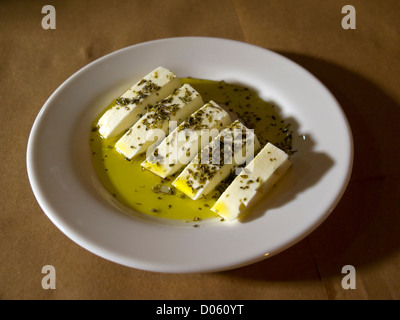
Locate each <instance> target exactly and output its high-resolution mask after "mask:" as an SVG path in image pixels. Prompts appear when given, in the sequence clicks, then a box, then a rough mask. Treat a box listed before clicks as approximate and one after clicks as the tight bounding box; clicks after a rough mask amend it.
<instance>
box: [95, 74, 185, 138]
mask: <svg viewBox="0 0 400 320" xmlns="http://www.w3.org/2000/svg"><path fill="white" fill-rule="evenodd" d="M179 86H180V81H179V79H178V78H177V77H176V75H175V74H174V73H172V72H171V71H169V70H167V69H165V68H163V67H158V68H156V69H155V70H153V71H152V72H150V73H149V74H148V75H146V76H145V77H144V78H143V79H141V80H140V81H139V82H137V83H136V84H134V85H133V86H132V87H131V88H130V89H129V90H127V91H126V92H125V93H124V94H123V95H122V96H120V97H119V98H117V99H116V100H115V105H114V106H113V107H111V109H109V110H107V111H106V112H105V113H104V114H103V115H102V116H101V118H100V119H99V121H98V127H99V132H100V134H101V136H102V137H103V138H110V137H114V136H117V135H119V134H120V133H122V132H124V131H125V130H127V129H128V128H129V127H131V126H132V125H133V124H134V123H135V122H136V121H138V120H139V118H140V117H141V116H142V115H143V114H144V113H145V107H146V106H147V105H152V104H154V103H155V102H157V101H160V100H161V99H164V98H165V97H166V96H168V95H170V94H171V93H172V92H174V90H175V89H177V88H178V87H179Z"/></svg>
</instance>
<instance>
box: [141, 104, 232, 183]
mask: <svg viewBox="0 0 400 320" xmlns="http://www.w3.org/2000/svg"><path fill="white" fill-rule="evenodd" d="M230 123H231V119H230V117H229V115H228V113H227V112H226V111H225V110H223V109H222V108H221V107H220V106H219V105H218V104H216V103H215V102H214V101H212V100H211V101H209V102H207V103H206V104H205V105H204V106H202V107H201V108H200V109H199V110H197V111H196V112H195V113H193V114H192V115H191V116H190V117H188V118H187V119H186V120H185V121H184V122H182V123H181V124H180V125H179V126H178V127H176V128H175V130H174V131H172V132H171V133H170V134H169V135H168V136H167V137H166V138H165V139H164V140H163V141H162V142H161V144H160V145H159V146H158V147H157V148H156V149H155V150H154V152H153V153H152V154H150V155H149V156H148V157H147V158H146V160H145V161H144V162H143V163H142V167H144V168H145V169H148V170H150V171H151V172H153V173H154V174H156V175H158V176H160V177H162V178H165V177H168V176H170V175H172V174H174V173H176V172H177V171H178V170H180V169H181V168H182V167H183V166H184V165H187V164H188V163H189V162H190V161H191V160H192V159H193V158H194V157H195V156H196V155H197V154H198V152H199V151H200V150H201V149H202V148H203V147H204V146H205V145H206V144H208V143H209V142H210V140H209V139H213V138H215V137H216V136H217V135H218V133H219V132H220V131H221V130H222V129H224V128H225V127H226V126H227V125H229V124H230Z"/></svg>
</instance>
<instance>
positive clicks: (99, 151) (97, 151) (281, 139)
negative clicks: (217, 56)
mask: <svg viewBox="0 0 400 320" xmlns="http://www.w3.org/2000/svg"><path fill="white" fill-rule="evenodd" d="M181 82H182V84H184V83H189V84H190V85H191V86H193V87H194V88H195V89H196V90H197V91H198V92H199V93H200V94H201V96H202V98H203V100H204V102H207V101H209V100H214V101H215V102H217V103H219V104H223V105H225V106H226V108H227V109H229V111H231V112H234V113H236V114H237V115H238V116H239V117H240V118H241V119H242V120H243V121H244V123H245V124H246V126H247V127H249V128H251V129H254V132H255V134H256V135H257V137H258V139H259V141H260V143H261V145H265V144H266V143H267V142H268V141H270V142H271V143H273V144H275V145H276V146H277V147H279V148H281V149H282V150H284V151H286V152H287V153H288V154H291V153H292V152H293V150H292V133H291V131H290V128H289V124H288V123H285V121H284V120H283V119H282V118H281V116H280V115H279V114H278V112H277V110H276V108H275V107H274V105H273V104H271V103H268V102H265V101H263V100H262V99H260V98H259V97H258V96H257V94H256V93H255V92H254V91H252V90H250V89H249V88H246V87H243V86H240V85H235V84H229V83H226V82H224V81H211V80H201V79H193V78H183V79H181ZM111 105H113V103H111V104H110V106H109V107H111ZM107 109H108V108H105V110H104V112H105V111H106V110H107ZM104 112H103V113H104ZM103 113H102V114H103ZM102 114H100V115H99V116H98V117H97V118H96V119H95V120H94V122H93V126H92V130H91V133H90V141H89V143H90V147H91V153H92V162H93V166H94V169H95V171H96V173H97V175H98V177H99V179H100V181H101V182H102V184H103V185H104V187H105V188H106V189H107V190H108V191H109V192H110V193H111V194H112V195H113V196H114V197H115V198H116V199H117V200H118V201H119V202H121V203H122V204H124V205H125V206H127V207H129V208H132V209H134V210H135V211H139V212H141V213H143V214H148V215H151V216H155V217H158V218H165V219H179V220H185V221H196V220H204V219H208V218H212V217H216V214H215V213H214V212H212V211H211V210H210V208H211V207H212V206H213V204H214V203H215V201H216V199H217V198H218V196H219V195H220V194H221V192H222V191H223V184H222V185H221V186H220V188H219V189H218V190H215V191H214V192H212V193H210V194H208V195H207V196H206V197H204V198H201V199H198V200H192V199H190V198H189V197H186V196H185V195H184V194H183V193H181V192H180V191H178V190H176V189H175V188H173V186H172V181H173V180H174V178H175V177H176V176H177V175H178V174H179V172H178V173H176V174H175V175H174V176H172V177H169V178H167V179H162V178H160V177H158V176H157V175H155V174H153V173H151V172H150V171H147V170H144V169H143V168H142V167H141V165H140V164H141V163H142V162H143V161H144V159H145V155H144V154H143V155H142V156H139V157H137V158H135V159H132V160H130V161H129V160H126V159H125V157H124V156H123V155H122V154H120V153H118V152H117V151H116V150H115V147H114V146H115V143H116V142H117V141H118V139H119V138H120V137H121V136H122V134H123V133H122V134H121V135H120V136H117V137H114V138H109V139H104V138H102V137H101V136H100V134H99V132H98V130H96V125H97V121H98V119H99V118H100V117H101V115H102ZM160 185H165V186H169V187H170V188H171V189H170V190H172V191H173V192H172V193H173V194H169V192H168V193H165V192H162V193H160V192H155V191H157V190H158V189H159V188H158V187H159V186H160ZM162 190H168V188H166V187H163V188H162Z"/></svg>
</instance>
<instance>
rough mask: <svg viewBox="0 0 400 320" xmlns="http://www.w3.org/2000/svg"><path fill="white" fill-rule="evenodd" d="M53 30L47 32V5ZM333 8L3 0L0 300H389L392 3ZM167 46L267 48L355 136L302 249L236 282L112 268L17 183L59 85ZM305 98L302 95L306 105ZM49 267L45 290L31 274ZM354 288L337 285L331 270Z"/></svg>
mask: <svg viewBox="0 0 400 320" xmlns="http://www.w3.org/2000/svg"><path fill="white" fill-rule="evenodd" d="M46 4H51V5H53V6H54V7H55V9H56V29H55V30H44V29H43V28H42V26H41V21H42V18H43V17H44V16H45V15H44V14H42V13H41V9H42V7H43V6H44V5H46ZM346 4H350V3H348V2H347V1H341V0H328V1H323V2H322V1H317V0H298V1H292V0H280V1H276V0H237V1H230V0H218V1H215V0H212V1H210V0H201V1H200V0H199V1H194V0H192V1H186V0H185V1H183V0H166V1H155V0H153V1H149V0H146V1H139V0H138V1H117V2H114V1H77V0H70V1H50V2H49V3H48V2H47V1H1V3H0V48H1V50H0V70H1V75H2V76H1V77H0V93H1V99H2V104H1V106H0V112H1V113H0V134H1V135H0V137H1V144H0V163H1V165H2V170H1V172H0V177H1V179H0V182H1V193H0V208H1V215H0V284H1V285H0V299H399V298H400V272H399V270H400V241H399V238H400V237H399V227H400V210H399V201H398V196H399V192H400V182H399V177H400V171H399V166H398V163H399V161H400V159H399V154H400V152H399V143H398V141H399V140H398V138H399V126H398V123H399V120H400V117H399V116H400V111H399V110H400V91H399V80H400V78H399V74H400V60H399V48H400V20H399V19H398V14H399V12H400V3H399V1H397V0H392V1H391V0H383V1H374V0H363V1H351V4H352V5H353V6H354V7H355V9H356V19H357V20H356V29H355V30H344V29H343V28H342V26H341V21H342V18H343V17H344V14H342V12H341V10H342V7H343V6H344V5H346ZM176 36H213V37H221V38H229V39H235V40H240V41H245V42H248V43H251V44H255V45H258V46H261V47H264V48H268V49H271V50H274V51H276V52H278V53H280V54H282V55H284V56H286V57H288V58H289V59H292V60H294V61H295V62H297V63H299V64H300V65H302V66H303V67H304V68H306V69H307V70H309V71H310V72H311V73H313V74H314V75H316V76H317V77H318V78H319V79H320V80H321V81H322V82H323V83H324V84H325V85H326V86H327V87H328V88H329V89H330V90H331V91H332V93H333V94H334V95H335V97H336V98H337V99H338V101H339V102H340V104H341V105H342V107H343V110H344V112H345V114H346V116H347V117H348V119H349V122H350V125H351V127H352V130H353V135H354V143H355V165H354V170H353V175H352V178H351V181H350V184H349V188H348V190H347V192H346V193H345V195H344V197H343V199H342V201H341V202H340V203H339V205H338V206H337V208H336V209H335V210H334V211H333V213H332V215H331V216H330V217H329V218H328V219H327V220H326V222H324V223H323V224H322V225H321V227H320V228H318V229H317V230H316V231H315V232H313V233H312V234H311V235H310V236H308V237H307V238H306V239H304V240H303V241H301V242H300V243H298V244H297V245H295V246H293V247H292V248H290V249H288V250H287V251H285V252H283V253H281V254H278V255H277V256H274V257H272V258H270V259H267V260H265V261H263V262H260V263H257V264H254V265H251V266H248V267H244V268H241V269H237V270H232V271H227V272H219V273H211V274H192V275H171V274H158V273H152V272H146V271H139V270H134V269H130V268H127V267H123V266H120V265H118V264H115V263H113V262H109V261H107V260H104V259H102V258H99V257H97V256H95V255H94V254H92V253H90V252H88V251H86V250H85V249H83V248H81V247H80V246H78V245H77V244H75V243H74V242H72V241H71V240H70V239H68V238H67V237H66V236H64V235H63V233H62V232H61V231H59V230H58V229H57V228H56V227H55V226H54V225H53V224H52V222H51V221H50V220H49V219H48V218H47V217H46V215H45V214H44V213H43V212H42V210H41V209H40V207H39V206H38V204H37V202H36V200H35V198H34V196H33V193H32V191H31V188H30V185H29V181H28V178H27V174H26V160H25V157H26V146H27V141H28V136H29V132H30V129H31V126H32V124H33V121H34V119H35V117H36V115H37V114H38V112H39V110H40V109H41V107H42V105H43V104H44V103H45V101H46V99H47V98H48V97H49V96H50V95H51V93H52V92H53V91H54V90H55V89H56V88H57V87H58V86H59V85H60V84H61V83H62V82H63V81H64V80H66V79H67V78H68V77H69V76H71V75H72V74H73V73H74V72H76V71H78V70H79V69H80V68H81V67H83V66H85V65H86V64H88V63H90V62H91V61H93V60H95V59H97V58H99V57H101V56H103V55H105V54H107V53H110V52H112V51H114V50H117V49H120V48H123V47H126V46H129V45H133V44H136V43H140V42H143V41H148V40H154V39H160V38H166V37H176ZM310 99H312V97H310ZM45 265H53V266H54V267H55V269H56V272H57V273H56V281H57V282H56V289H55V290H51V289H49V290H44V289H43V288H42V286H41V281H42V278H43V276H44V274H42V273H41V270H42V267H43V266H45ZM345 265H352V266H354V267H355V270H356V289H348V290H345V289H343V287H342V284H341V283H342V278H343V277H344V274H342V273H341V270H342V267H343V266H345Z"/></svg>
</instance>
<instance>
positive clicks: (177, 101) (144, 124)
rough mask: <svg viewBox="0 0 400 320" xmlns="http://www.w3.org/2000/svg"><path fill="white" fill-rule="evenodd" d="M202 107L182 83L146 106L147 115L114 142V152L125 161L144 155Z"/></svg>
mask: <svg viewBox="0 0 400 320" xmlns="http://www.w3.org/2000/svg"><path fill="white" fill-rule="evenodd" d="M203 104H204V103H203V99H202V98H201V96H200V94H199V93H198V92H197V91H196V90H195V89H194V88H193V87H192V86H191V85H189V84H184V85H183V86H181V87H180V88H178V89H176V90H175V91H174V92H173V93H172V94H171V95H169V96H168V97H166V98H165V99H163V100H161V101H159V102H157V103H155V104H153V105H150V106H148V107H146V110H147V113H146V114H145V115H144V116H142V117H141V118H140V119H139V121H137V122H136V123H135V124H134V125H133V126H132V127H131V128H130V129H128V131H127V132H126V133H125V134H124V135H123V136H122V137H121V138H120V139H119V140H118V141H117V143H116V144H115V148H116V150H117V151H118V152H120V153H122V154H123V155H124V156H125V157H126V158H128V159H132V158H133V157H135V156H137V155H139V154H142V153H144V152H146V151H147V150H148V148H149V147H150V146H152V145H154V146H155V145H157V144H159V143H160V142H161V141H162V140H164V138H165V135H166V134H167V132H168V130H171V131H172V130H174V129H175V128H176V126H177V125H178V124H180V123H181V122H182V121H183V120H185V119H186V118H187V117H188V116H189V115H190V114H192V113H193V112H194V111H196V110H198V109H199V108H200V107H201V106H202V105H203ZM152 150H154V147H153V148H152Z"/></svg>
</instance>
